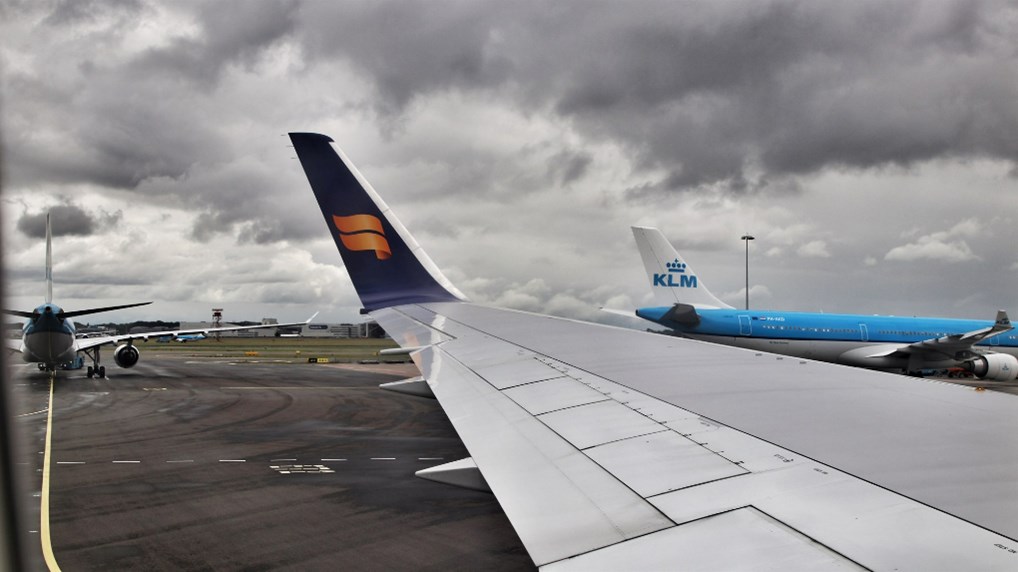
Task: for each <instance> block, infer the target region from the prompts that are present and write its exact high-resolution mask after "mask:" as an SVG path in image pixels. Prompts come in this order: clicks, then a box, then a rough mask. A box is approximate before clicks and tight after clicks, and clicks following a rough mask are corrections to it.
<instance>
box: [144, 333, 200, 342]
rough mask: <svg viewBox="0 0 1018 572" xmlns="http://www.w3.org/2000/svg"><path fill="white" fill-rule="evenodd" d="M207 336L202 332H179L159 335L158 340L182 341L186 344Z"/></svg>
mask: <svg viewBox="0 0 1018 572" xmlns="http://www.w3.org/2000/svg"><path fill="white" fill-rule="evenodd" d="M206 337H208V336H206V335H205V334H200V333H199V334H177V335H175V336H159V339H158V340H156V341H157V342H162V343H166V342H180V343H182V344H186V343H187V342H197V341H199V340H204V339H205V338H206Z"/></svg>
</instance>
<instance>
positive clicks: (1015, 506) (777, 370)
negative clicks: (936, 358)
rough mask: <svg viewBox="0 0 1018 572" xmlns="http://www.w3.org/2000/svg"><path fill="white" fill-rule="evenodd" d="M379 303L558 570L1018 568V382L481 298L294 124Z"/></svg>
mask: <svg viewBox="0 0 1018 572" xmlns="http://www.w3.org/2000/svg"><path fill="white" fill-rule="evenodd" d="M290 138H291V140H292V141H293V144H294V148H295V150H296V152H297V157H298V158H299V159H300V162H301V165H302V166H303V168H304V171H305V173H306V175H307V178H308V180H309V181H310V184H311V188H312V190H313V191H314V194H315V196H316V198H317V199H318V203H319V206H320V207H321V211H322V214H323V215H324V217H325V222H326V225H327V227H328V230H329V233H330V234H331V235H332V237H333V239H334V240H335V243H336V247H337V248H338V249H339V252H340V254H341V255H342V258H343V261H344V263H345V265H346V268H347V270H348V271H349V272H350V276H351V279H352V281H353V284H354V287H355V289H356V290H357V294H358V295H359V297H360V299H361V302H362V304H363V306H364V312H365V313H368V314H370V315H371V317H372V318H374V319H376V320H378V322H379V323H380V325H381V326H382V327H383V328H384V329H385V330H386V332H387V333H388V334H390V335H391V336H392V337H393V339H394V340H396V342H397V343H399V345H400V346H401V348H402V351H403V352H406V353H409V354H410V355H411V357H412V358H413V360H414V362H415V363H416V364H417V366H418V367H419V368H420V370H421V373H422V377H421V378H415V379H411V380H407V381H405V382H396V383H393V384H387V386H386V387H387V389H393V390H402V391H405V392H407V393H411V394H413V393H420V394H425V395H430V396H433V397H435V398H437V399H438V402H439V404H440V405H441V407H442V408H443V409H444V410H445V412H446V414H447V415H448V417H449V420H450V421H451V422H452V424H453V426H454V427H455V428H456V431H457V433H458V434H459V436H460V437H461V438H462V440H463V443H464V445H465V446H466V448H467V450H468V451H469V452H470V457H469V458H466V459H462V460H459V461H454V462H451V463H447V464H444V465H440V466H437V467H432V468H429V469H424V470H422V471H419V472H418V473H417V474H418V476H421V477H423V478H428V479H432V480H436V481H440V482H445V483H451V484H456V485H459V486H464V487H470V488H478V489H484V490H490V491H491V492H493V493H494V495H495V497H496V498H497V499H498V501H499V503H501V505H502V508H503V509H504V510H505V513H506V515H507V516H508V518H509V520H510V522H511V523H512V525H513V526H514V527H515V529H516V531H517V533H518V534H519V536H520V539H521V540H522V541H523V544H524V545H525V546H526V549H527V551H528V553H529V555H530V556H531V558H532V559H533V560H534V563H535V564H536V565H538V566H540V567H541V568H542V570H546V571H549V572H550V571H552V570H555V571H560V570H593V569H599V570H604V569H606V570H621V569H627V570H674V569H686V570H748V569H754V570H759V569H769V570H789V569H796V570H815V569H821V568H823V569H846V570H847V569H853V570H855V569H870V570H893V569H910V570H975V569H979V570H991V569H995V570H1013V569H1014V568H1015V565H1016V562H1018V560H1016V558H1018V557H1016V554H1018V552H1016V549H1018V487H1015V486H1014V475H1015V472H1016V470H1018V400H1015V399H1014V396H1012V395H1005V394H1000V393H997V392H977V391H974V390H971V389H968V388H962V387H959V386H956V385H951V384H943V383H934V382H930V381H927V380H923V379H917V378H911V377H904V376H898V375H889V374H887V373H883V372H877V371H869V370H865V369H859V368H846V367H842V366H836V365H832V364H826V363H821V362H815V361H802V362H800V361H799V360H789V359H784V358H778V359H775V356H774V355H773V354H768V353H764V352H752V351H745V350H741V349H737V348H731V347H725V346H721V345H718V344H707V343H702V342H698V341H695V340H688V339H682V338H677V337H672V336H660V335H655V334H648V333H645V332H638V331H634V330H627V329H622V328H613V327H610V326H603V325H598V324H590V323H584V322H579V321H576V320H566V319H560V318H554V317H551V316H542V315H537V314H532V313H528V312H521V311H515V310H504V309H499V308H492V307H486V306H481V305H477V304H472V303H469V302H468V301H467V300H466V298H465V297H464V296H463V294H462V293H460V292H459V291H458V290H456V288H455V287H454V286H452V284H451V283H450V282H449V280H448V279H446V278H445V276H443V275H442V273H441V271H439V269H438V267H437V266H436V265H435V264H434V263H433V262H432V261H431V259H430V258H429V257H428V255H427V254H426V253H425V252H424V251H423V250H422V249H421V247H420V246H419V245H418V244H417V242H416V241H415V240H414V239H413V237H412V236H411V235H410V233H409V232H408V231H407V230H406V228H404V226H403V225H402V224H401V223H400V222H399V220H398V219H397V218H396V216H395V215H394V214H393V212H392V211H391V210H390V209H389V207H388V206H387V205H386V204H385V202H384V201H383V200H382V199H381V198H380V197H379V196H378V194H377V193H376V192H375V191H374V189H372V188H371V186H370V185H369V184H368V183H367V181H366V180H365V179H364V177H363V176H362V175H361V174H360V173H359V172H358V171H357V170H356V168H355V167H354V166H353V165H352V163H351V162H350V161H349V159H347V158H346V156H345V155H344V154H343V153H342V151H340V150H339V149H338V148H336V147H334V146H333V144H332V139H330V138H328V137H326V136H324V135H319V134H314V133H291V134H290Z"/></svg>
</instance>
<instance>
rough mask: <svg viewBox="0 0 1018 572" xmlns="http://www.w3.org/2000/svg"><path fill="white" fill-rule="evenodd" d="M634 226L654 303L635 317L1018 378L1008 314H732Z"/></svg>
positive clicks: (883, 363)
mask: <svg viewBox="0 0 1018 572" xmlns="http://www.w3.org/2000/svg"><path fill="white" fill-rule="evenodd" d="M632 228H633V236H635V237H636V245H637V247H638V248H639V249H640V256H641V258H643V265H644V267H645V268H646V270H647V278H648V280H649V281H650V285H651V289H652V290H653V292H654V301H655V303H656V304H657V306H654V307H648V308H640V309H638V310H636V315H637V316H639V317H641V318H644V319H646V320H650V321H652V322H656V323H658V324H661V325H662V326H666V327H668V328H671V329H673V330H675V331H677V332H680V333H682V335H684V336H688V337H691V338H694V339H698V340H704V341H708V342H715V343H720V344H725V345H730V346H738V347H743V348H750V349H755V350H765V351H769V352H774V353H777V354H784V355H789V356H796V357H805V358H811V359H817V360H822V361H830V362H835V363H841V364H846V365H854V366H862V367H868V368H874V369H885V370H897V371H904V372H913V373H915V372H920V371H921V370H930V369H948V368H953V367H960V368H964V369H966V370H968V371H970V372H972V373H973V374H975V375H976V376H977V377H979V378H982V379H989V380H993V381H1010V380H1014V379H1016V378H1018V335H1015V333H1014V332H1011V330H1012V326H1011V322H1010V321H1009V320H1008V317H1007V314H1006V313H1005V312H1004V311H999V312H997V319H996V321H988V320H957V319H948V318H922V317H911V318H909V317H898V316H866V315H860V314H822V313H811V312H780V311H767V310H742V309H738V308H733V307H731V306H729V305H728V304H725V303H724V302H722V301H721V300H719V299H717V298H716V297H715V296H714V295H713V294H711V292H710V291H709V290H708V289H707V286H706V285H705V284H704V282H703V277H702V276H698V275H697V274H696V273H695V272H693V268H692V267H691V266H689V264H688V263H687V262H686V261H685V260H683V258H682V256H680V255H679V253H678V252H677V251H676V250H675V248H674V247H672V245H671V244H670V243H669V242H668V240H667V239H666V238H665V236H664V234H662V233H661V231H660V230H658V229H656V228H647V227H640V226H634V227H632ZM1008 332H1011V333H1008Z"/></svg>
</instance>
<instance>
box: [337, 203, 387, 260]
mask: <svg viewBox="0 0 1018 572" xmlns="http://www.w3.org/2000/svg"><path fill="white" fill-rule="evenodd" d="M332 222H333V223H335V225H336V228H337V229H339V239H340V240H341V241H342V242H343V246H345V247H346V248H347V249H348V250H373V251H374V252H375V257H376V258H378V259H379V260H387V259H389V258H390V257H392V250H390V249H389V242H388V241H386V240H385V230H384V229H383V228H382V221H380V220H378V217H376V216H372V215H366V214H358V215H350V216H336V215H332Z"/></svg>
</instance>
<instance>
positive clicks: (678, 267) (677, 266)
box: [665, 258, 686, 272]
mask: <svg viewBox="0 0 1018 572" xmlns="http://www.w3.org/2000/svg"><path fill="white" fill-rule="evenodd" d="M665 266H666V267H667V268H668V271H669V272H685V271H686V263H685V262H679V259H678V258H676V259H675V261H674V262H667V263H665Z"/></svg>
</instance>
